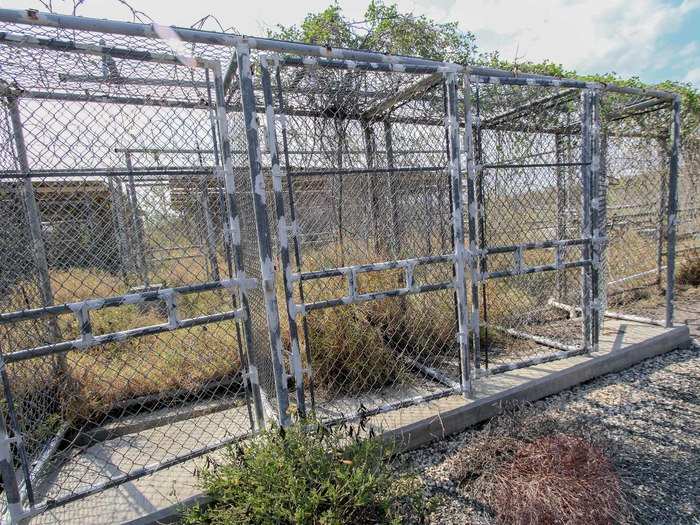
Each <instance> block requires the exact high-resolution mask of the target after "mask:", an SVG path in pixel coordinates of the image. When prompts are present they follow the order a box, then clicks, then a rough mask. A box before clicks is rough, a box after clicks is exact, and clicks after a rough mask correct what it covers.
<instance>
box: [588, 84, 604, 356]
mask: <svg viewBox="0 0 700 525" xmlns="http://www.w3.org/2000/svg"><path fill="white" fill-rule="evenodd" d="M600 130H601V120H600V93H599V91H598V90H593V91H592V92H591V165H590V181H589V183H590V188H591V189H590V201H591V212H590V213H591V216H590V231H589V236H590V238H591V270H590V275H591V349H592V351H593V352H597V351H598V342H599V340H600V330H601V325H602V321H603V301H602V300H601V297H600V294H601V282H600V265H601V250H602V246H603V244H602V243H603V241H604V237H603V236H601V224H600V218H601V213H600V211H601V208H602V206H603V204H602V200H601V198H600V197H601V195H600V193H601V192H600V186H601V168H600V166H601V164H600V147H601V141H600ZM603 229H604V226H603Z"/></svg>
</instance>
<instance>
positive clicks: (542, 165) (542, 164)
mask: <svg viewBox="0 0 700 525" xmlns="http://www.w3.org/2000/svg"><path fill="white" fill-rule="evenodd" d="M588 165H590V162H540V163H532V164H482V165H480V166H477V169H478V168H483V169H501V168H563V167H567V166H588Z"/></svg>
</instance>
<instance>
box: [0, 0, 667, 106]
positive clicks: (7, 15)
mask: <svg viewBox="0 0 700 525" xmlns="http://www.w3.org/2000/svg"><path fill="white" fill-rule="evenodd" d="M0 22H6V23H10V24H20V25H21V24H26V25H36V26H45V27H56V28H61V29H67V30H77V31H91V32H100V33H112V34H120V35H125V36H134V37H142V38H150V39H154V40H159V39H161V36H160V35H161V34H162V31H161V30H159V28H157V27H155V25H154V24H140V23H133V22H118V21H113V20H103V19H98V18H89V17H82V16H72V15H61V14H55V13H45V12H40V11H37V10H34V9H26V10H22V9H0ZM168 29H169V31H172V32H173V33H174V34H175V35H177V36H178V37H179V38H180V39H181V40H183V41H185V42H190V43H199V44H209V45H218V46H226V47H232V48H236V47H238V46H245V47H247V48H248V49H258V50H260V51H273V52H277V53H292V54H296V55H306V56H309V57H318V58H321V59H334V60H336V61H337V60H340V61H344V62H345V65H346V67H351V68H352V67H357V62H368V63H372V64H378V65H380V64H383V65H385V66H386V65H397V64H398V65H403V66H427V67H431V68H433V69H432V72H438V73H443V72H447V71H454V72H461V71H464V72H465V73H468V74H471V75H477V76H480V77H482V78H483V79H488V80H486V82H496V81H498V79H503V78H506V81H508V80H512V81H513V82H516V83H517V84H519V85H522V84H523V83H524V84H526V85H527V83H528V81H529V82H530V85H545V86H556V87H579V88H580V87H584V88H593V87H597V88H603V89H605V90H608V91H613V92H617V93H625V94H633V95H646V96H650V97H658V98H664V99H669V100H672V99H674V97H675V95H674V94H672V93H669V92H665V91H660V90H651V89H639V88H633V87H622V86H616V85H613V84H602V83H591V82H580V81H572V80H566V79H558V78H554V77H547V76H544V75H535V74H524V73H519V74H514V73H513V72H511V71H504V70H500V69H496V68H489V67H480V66H462V65H459V64H454V63H450V62H440V61H435V60H428V59H424V58H417V57H408V56H400V55H388V54H384V53H377V52H371V51H360V50H355V49H345V48H337V47H331V46H319V45H313V44H302V43H299V42H289V41H281V40H274V39H271V38H257V37H248V36H240V35H232V34H227V33H217V32H214V31H203V30H195V29H188V28H181V27H174V26H170V27H169V28H168ZM318 62H323V60H319V61H318ZM378 67H381V66H378ZM440 68H444V69H442V70H441V69H440ZM239 69H241V68H239ZM477 81H479V79H477Z"/></svg>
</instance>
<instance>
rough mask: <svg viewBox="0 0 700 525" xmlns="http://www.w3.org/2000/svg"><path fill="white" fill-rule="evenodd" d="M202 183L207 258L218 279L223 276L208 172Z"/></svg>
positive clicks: (201, 197)
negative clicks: (213, 219) (210, 197)
mask: <svg viewBox="0 0 700 525" xmlns="http://www.w3.org/2000/svg"><path fill="white" fill-rule="evenodd" d="M200 157H201V155H200ZM200 163H201V161H200ZM201 184H202V187H201V188H200V206H201V208H202V218H203V219H204V237H205V239H204V241H205V246H206V247H207V259H208V260H209V267H210V268H211V276H210V277H211V279H212V281H218V280H219V279H220V278H221V277H220V273H219V261H218V260H217V259H216V235H215V233H214V223H213V222H212V219H211V210H210V207H209V178H208V176H207V175H206V174H202V177H201Z"/></svg>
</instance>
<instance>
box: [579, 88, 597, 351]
mask: <svg viewBox="0 0 700 525" xmlns="http://www.w3.org/2000/svg"><path fill="white" fill-rule="evenodd" d="M581 103H582V105H583V108H582V113H581V189H582V195H581V237H582V238H584V239H588V242H587V243H586V244H584V245H583V247H582V250H583V259H584V260H586V261H589V263H588V264H587V265H586V266H584V267H582V268H581V311H582V323H583V346H584V348H585V349H586V350H588V351H591V350H592V347H593V341H592V331H591V328H592V318H593V308H592V306H593V305H592V297H591V290H592V285H593V276H592V271H591V270H592V259H593V251H594V250H593V245H594V239H593V238H592V235H591V232H592V228H591V207H592V206H591V199H592V195H591V190H592V185H591V179H592V147H593V140H592V139H593V133H592V127H593V125H592V124H593V105H594V98H593V93H592V91H591V90H588V89H587V90H585V91H584V92H583V93H582V94H581Z"/></svg>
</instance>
